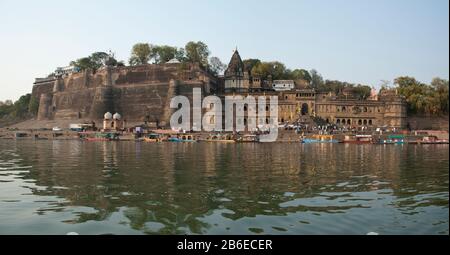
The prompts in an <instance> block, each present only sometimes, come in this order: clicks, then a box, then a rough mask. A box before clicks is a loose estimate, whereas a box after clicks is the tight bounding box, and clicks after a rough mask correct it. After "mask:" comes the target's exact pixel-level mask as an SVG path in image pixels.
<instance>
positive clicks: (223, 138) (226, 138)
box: [205, 134, 236, 143]
mask: <svg viewBox="0 0 450 255" xmlns="http://www.w3.org/2000/svg"><path fill="white" fill-rule="evenodd" d="M205 141H206V142H216V143H235V142H236V141H235V140H234V139H233V136H232V135H221V134H217V135H209V137H208V138H206V140H205Z"/></svg>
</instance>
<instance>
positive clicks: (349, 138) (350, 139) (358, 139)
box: [343, 135, 373, 144]
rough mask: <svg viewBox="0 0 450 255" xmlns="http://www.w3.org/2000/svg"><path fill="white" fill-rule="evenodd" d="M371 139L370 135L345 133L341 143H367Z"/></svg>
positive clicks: (370, 141)
mask: <svg viewBox="0 0 450 255" xmlns="http://www.w3.org/2000/svg"><path fill="white" fill-rule="evenodd" d="M372 141H373V137H372V135H346V136H345V137H344V141H343V143H355V144H367V143H372Z"/></svg>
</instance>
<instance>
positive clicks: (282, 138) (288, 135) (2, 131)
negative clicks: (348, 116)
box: [0, 128, 449, 143]
mask: <svg viewBox="0 0 450 255" xmlns="http://www.w3.org/2000/svg"><path fill="white" fill-rule="evenodd" d="M92 132H93V133H109V132H101V131H97V132H95V131H92ZM111 132H116V133H118V134H119V136H118V139H117V140H113V141H119V142H120V141H135V142H141V141H143V137H145V135H147V134H150V133H152V131H149V132H146V133H141V135H140V136H137V135H136V133H133V132H126V131H111ZM17 133H20V134H21V135H23V137H16V134H17ZM224 133H227V134H231V132H224ZM186 134H191V135H194V136H195V137H196V140H197V141H198V142H207V141H208V140H207V138H208V137H209V136H210V135H214V134H217V132H187V133H186ZM244 134H247V133H244ZM248 134H249V133H248ZM179 135H183V133H179ZM302 135H303V138H312V137H314V136H317V135H332V136H333V137H334V138H336V139H338V140H343V139H344V137H345V136H355V135H371V136H372V137H373V138H374V139H387V138H388V136H390V135H403V136H404V137H405V138H408V140H417V139H422V138H423V137H424V136H427V135H429V136H436V137H437V138H438V139H442V140H447V141H448V139H449V133H448V132H447V131H444V130H442V131H436V130H419V131H401V132H383V133H382V134H380V133H379V132H375V131H373V132H368V131H366V132H343V131H338V132H332V133H328V134H322V133H321V132H319V131H313V132H300V133H299V134H297V133H296V132H295V131H294V130H284V129H281V130H279V131H278V138H277V140H276V141H274V142H273V143H300V139H301V138H302ZM0 139H11V140H85V139H84V138H81V137H80V132H78V131H72V130H63V131H52V130H42V129H9V128H0ZM405 143H407V142H405Z"/></svg>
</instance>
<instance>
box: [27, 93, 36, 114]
mask: <svg viewBox="0 0 450 255" xmlns="http://www.w3.org/2000/svg"><path fill="white" fill-rule="evenodd" d="M38 110H39V100H38V99H37V98H36V97H31V99H30V105H29V106H28V111H29V112H30V113H31V114H33V115H34V116H36V115H37V113H38Z"/></svg>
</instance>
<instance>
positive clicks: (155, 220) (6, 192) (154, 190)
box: [0, 140, 449, 235]
mask: <svg viewBox="0 0 450 255" xmlns="http://www.w3.org/2000/svg"><path fill="white" fill-rule="evenodd" d="M0 142H1V143H0V234H58V235H59V234H62V235H64V234H66V233H68V232H77V233H79V234H361V235H364V234H366V233H368V232H377V233H379V234H382V235H388V234H449V200H448V198H449V182H448V180H449V147H448V145H350V144H282V143H278V144H277V143H274V144H212V143H211V144H208V143H196V144H176V143H161V144H151V143H139V142H138V143H135V142H83V141H75V140H74V141H56V140H55V141H51V140H50V141H31V140H28V141H27V140H22V141H20V140H17V141H15V140H2V141H0Z"/></svg>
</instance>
